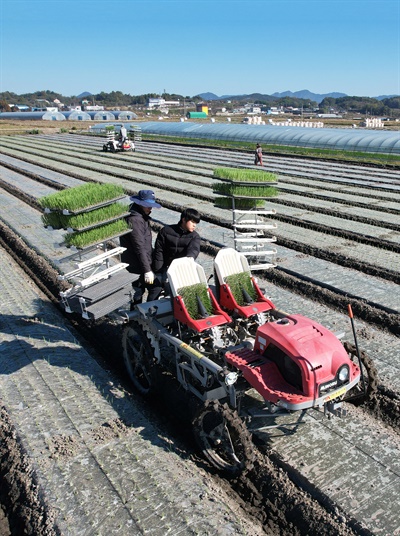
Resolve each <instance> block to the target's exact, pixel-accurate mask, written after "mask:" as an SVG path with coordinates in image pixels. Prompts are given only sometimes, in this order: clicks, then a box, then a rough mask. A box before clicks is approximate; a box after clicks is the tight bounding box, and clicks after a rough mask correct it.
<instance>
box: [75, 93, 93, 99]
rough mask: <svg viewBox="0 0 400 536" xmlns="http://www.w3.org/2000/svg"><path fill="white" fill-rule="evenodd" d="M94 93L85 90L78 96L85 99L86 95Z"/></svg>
mask: <svg viewBox="0 0 400 536" xmlns="http://www.w3.org/2000/svg"><path fill="white" fill-rule="evenodd" d="M92 95H93V93H90V92H89V91H84V92H83V93H81V94H80V95H77V96H76V98H77V99H84V98H85V97H91V96H92Z"/></svg>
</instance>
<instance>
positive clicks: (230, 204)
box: [213, 168, 278, 270]
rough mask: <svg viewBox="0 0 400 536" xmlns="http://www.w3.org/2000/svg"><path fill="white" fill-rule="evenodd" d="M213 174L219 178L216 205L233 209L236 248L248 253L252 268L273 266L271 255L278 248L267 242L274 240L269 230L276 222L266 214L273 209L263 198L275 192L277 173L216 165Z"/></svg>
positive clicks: (273, 254)
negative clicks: (271, 246) (266, 204)
mask: <svg viewBox="0 0 400 536" xmlns="http://www.w3.org/2000/svg"><path fill="white" fill-rule="evenodd" d="M213 176H214V177H215V178H216V179H218V182H216V183H215V184H214V185H213V192H214V193H215V194H217V196H216V198H215V205H216V206H217V207H219V208H226V209H231V211H232V227H233V231H234V237H233V240H234V244H235V249H236V250H237V251H240V252H241V253H243V254H244V255H246V256H247V257H248V259H249V261H251V269H252V270H261V269H267V268H272V267H274V266H275V264H274V262H271V259H272V258H273V257H275V256H276V254H277V251H276V249H271V248H270V247H269V244H271V243H274V242H276V237H275V236H271V235H270V232H271V231H272V230H275V229H276V228H277V225H276V223H275V222H273V221H270V219H269V218H270V217H271V216H273V215H274V214H276V211H275V210H268V209H267V208H266V207H265V202H266V200H268V199H270V198H271V197H276V196H277V195H278V190H277V188H276V185H277V183H278V182H277V177H276V175H275V174H274V173H269V172H265V171H261V170H254V169H239V168H216V169H215V170H214V172H213Z"/></svg>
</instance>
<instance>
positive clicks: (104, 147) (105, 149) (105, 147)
mask: <svg viewBox="0 0 400 536" xmlns="http://www.w3.org/2000/svg"><path fill="white" fill-rule="evenodd" d="M103 151H104V152H105V153H106V152H107V145H106V144H104V145H103Z"/></svg>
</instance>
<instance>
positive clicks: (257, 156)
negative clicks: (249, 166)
mask: <svg viewBox="0 0 400 536" xmlns="http://www.w3.org/2000/svg"><path fill="white" fill-rule="evenodd" d="M254 165H255V166H263V165H264V164H263V155H262V149H261V145H260V144H259V143H257V146H256V150H255V152H254Z"/></svg>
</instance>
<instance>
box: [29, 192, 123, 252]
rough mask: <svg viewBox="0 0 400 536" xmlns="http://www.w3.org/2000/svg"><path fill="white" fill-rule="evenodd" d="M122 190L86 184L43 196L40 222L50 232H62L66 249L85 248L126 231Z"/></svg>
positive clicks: (40, 201)
mask: <svg viewBox="0 0 400 536" xmlns="http://www.w3.org/2000/svg"><path fill="white" fill-rule="evenodd" d="M125 197H126V195H125V193H124V191H123V188H122V187H120V186H117V185H112V184H96V183H88V184H84V185H81V186H77V187H76V188H68V189H66V190H62V191H61V192H56V193H54V194H51V195H48V196H46V197H42V198H41V199H40V200H39V203H40V205H41V207H42V208H43V211H44V213H43V215H42V221H43V223H44V225H45V226H46V227H47V228H49V229H65V230H66V231H67V233H66V234H65V235H64V240H65V241H64V244H63V245H66V246H67V247H75V248H77V249H85V248H87V247H89V246H92V245H95V244H98V243H101V242H103V241H104V240H112V239H115V238H117V237H119V236H121V235H123V234H126V233H127V232H129V230H130V229H129V227H128V224H127V223H126V221H125V217H126V216H127V215H128V214H129V212H128V211H127V206H126V205H124V204H123V203H120V202H119V201H121V200H122V199H124V198H125Z"/></svg>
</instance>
